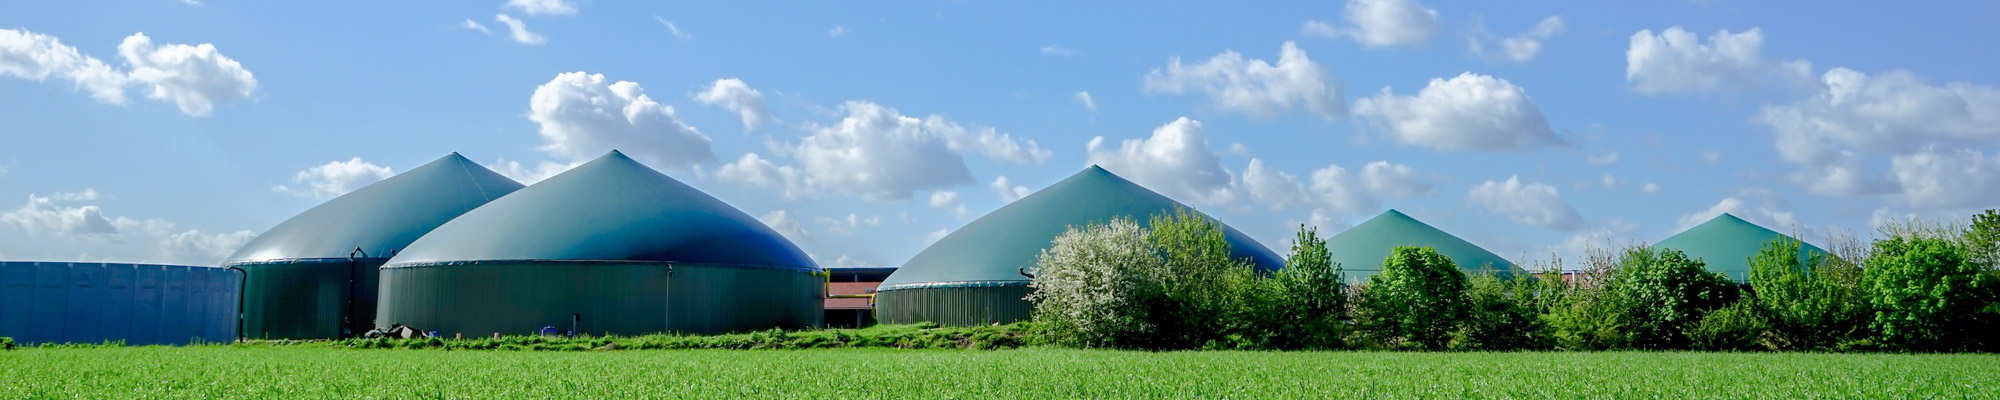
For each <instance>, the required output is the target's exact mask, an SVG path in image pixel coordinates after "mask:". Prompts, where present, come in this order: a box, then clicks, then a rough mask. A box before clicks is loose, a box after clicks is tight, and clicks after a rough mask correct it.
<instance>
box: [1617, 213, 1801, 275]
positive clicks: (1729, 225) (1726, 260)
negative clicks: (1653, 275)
mask: <svg viewBox="0 0 2000 400" xmlns="http://www.w3.org/2000/svg"><path fill="white" fill-rule="evenodd" d="M1778 239H1793V240H1796V239H1795V238H1793V237H1791V236H1786V235H1785V234H1782V233H1778V232H1777V231H1773V230H1770V229H1765V228H1764V227H1762V226H1757V224H1753V223H1750V221H1744V220H1743V219H1742V218H1737V217H1736V216H1735V215H1730V214H1729V213H1722V215H1717V216H1715V218H1710V219H1709V220H1708V222H1703V223H1701V225H1695V226H1694V227H1693V228H1688V230H1685V231H1681V233H1678V234H1674V235H1673V236H1669V237H1667V238H1666V239H1664V240H1660V242H1659V243H1656V244H1653V247H1654V248H1662V249H1674V250H1680V251H1681V252H1682V253H1687V255H1688V258H1699V259H1701V260H1702V262H1703V263H1706V264H1708V270H1709V271H1713V272H1721V273H1723V274H1724V275H1729V279H1735V280H1738V281H1747V280H1749V279H1750V258H1751V257H1755V256H1757V253H1758V252H1761V251H1763V250H1764V244H1765V243H1769V242H1771V241H1772V240H1778ZM1813 253H1820V254H1826V250H1821V249H1820V248H1819V247H1818V246H1813V245H1812V244H1811V243H1803V242H1801V243H1799V260H1800V261H1801V263H1802V264H1803V262H1805V261H1808V260H1811V259H1812V258H1811V257H1812V255H1813Z"/></svg>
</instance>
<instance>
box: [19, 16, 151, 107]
mask: <svg viewBox="0 0 2000 400" xmlns="http://www.w3.org/2000/svg"><path fill="white" fill-rule="evenodd" d="M10 75H11V76H14V77H17V78H21V79H27V80H32V81H42V80H46V79H48V78H49V77H51V76H53V77H56V78H60V79H64V80H68V81H70V83H72V84H73V85H75V87H76V88H77V89H82V90H89V91H90V95H91V97H92V98H96V99H97V100H98V101H102V102H106V103H111V104H125V84H126V82H127V78H126V76H125V74H124V73H123V72H119V71H118V70H117V69H115V68H112V67H111V66H110V65H107V64H105V63H104V61H100V60H98V59H97V58H94V57H91V56H86V55H83V54H82V53H80V52H78V51H77V50H76V48H75V47H70V46H68V45H65V44H63V43H62V40H60V39H57V38H56V37H55V36H49V35H45V34H40V33H35V32H29V31H27V30H14V29H0V76H10Z"/></svg>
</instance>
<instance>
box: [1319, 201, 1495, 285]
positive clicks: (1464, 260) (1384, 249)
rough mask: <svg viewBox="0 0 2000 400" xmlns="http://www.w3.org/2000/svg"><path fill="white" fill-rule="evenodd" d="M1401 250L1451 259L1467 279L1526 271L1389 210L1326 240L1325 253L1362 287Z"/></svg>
mask: <svg viewBox="0 0 2000 400" xmlns="http://www.w3.org/2000/svg"><path fill="white" fill-rule="evenodd" d="M1401 246H1420V247H1424V246H1427V247H1430V248H1432V249H1435V250H1437V252H1438V253H1439V254H1444V256H1445V257H1449V258H1451V261H1452V262H1453V263H1455V264H1458V269H1460V270H1463V271H1465V273H1466V274H1467V275H1472V274H1491V275H1494V276H1499V277H1503V278H1505V277H1511V276H1515V275H1525V274H1526V273H1527V271H1525V270H1522V269H1521V267H1519V266H1516V265H1514V262H1512V261H1507V259H1506V258H1504V257H1500V255H1498V254H1493V252H1491V251H1486V249H1484V248H1480V247H1479V246H1478V245H1474V244H1472V242H1467V241H1465V239H1460V238H1458V236H1453V235H1452V234H1450V233H1446V232H1445V231H1443V230H1439V229H1438V228H1436V227H1432V226H1431V225H1430V224H1426V223H1423V221H1418V220H1417V219H1416V218H1411V217H1410V216H1409V215H1407V214H1403V213H1402V212H1401V211H1396V210H1389V211H1385V212H1383V213H1382V214H1381V215H1376V216H1375V217H1374V218H1369V219H1368V221H1365V222H1362V223H1361V224H1359V225H1355V226H1354V227H1353V228H1348V229H1347V230H1345V231H1341V232H1340V233H1338V234H1335V235H1333V236H1331V237H1328V238H1326V249H1327V252H1328V253H1331V254H1332V255H1333V261H1334V262H1336V263H1339V264H1340V268H1341V270H1342V272H1343V273H1344V274H1345V275H1346V277H1347V279H1348V280H1349V281H1350V282H1356V283H1365V282H1368V278H1369V277H1371V276H1375V274H1376V273H1379V272H1382V261H1383V260H1385V259H1388V258H1389V253H1390V252H1391V251H1393V250H1395V249H1396V248H1397V247H1401Z"/></svg>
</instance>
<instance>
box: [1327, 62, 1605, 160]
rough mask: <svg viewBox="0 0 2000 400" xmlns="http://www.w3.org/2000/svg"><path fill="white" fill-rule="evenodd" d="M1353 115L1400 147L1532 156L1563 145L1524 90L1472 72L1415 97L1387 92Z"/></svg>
mask: <svg viewBox="0 0 2000 400" xmlns="http://www.w3.org/2000/svg"><path fill="white" fill-rule="evenodd" d="M1354 114H1355V115H1356V116H1360V117H1363V118H1366V119H1368V120H1369V121H1370V122H1371V123H1373V124H1375V125H1377V126H1380V127H1382V128H1385V129H1386V130H1387V131H1388V133H1389V134H1390V136H1392V137H1394V138H1395V139H1396V140H1397V141H1399V142H1402V143H1404V144H1408V145H1413V146H1419V147H1427V148H1432V149H1438V150H1446V151H1462V150H1477V151H1528V150H1534V149H1539V148H1541V147H1545V146H1560V145H1564V144H1565V142H1564V141H1563V140H1562V139H1561V138H1559V137H1556V135H1555V132H1554V131H1553V130H1551V129H1550V128H1549V122H1548V120H1547V119H1546V118H1544V117H1543V116H1542V111H1541V109H1540V108H1537V107H1536V106H1535V102H1534V101H1533V100H1532V99H1529V98H1528V93H1527V91H1526V90H1523V89H1521V87H1520V86H1514V84H1512V83H1509V82H1507V80H1505V79H1499V78H1494V77H1491V76H1486V75H1478V74H1473V73H1470V72H1467V73H1464V74H1460V75H1458V76H1457V77H1453V78H1451V79H1450V80H1445V79H1437V78H1433V79H1431V82H1430V85H1428V86H1425V87H1424V89H1423V90H1422V91H1419V92H1417V94H1416V95H1415V96H1397V95H1395V94H1394V93H1392V92H1391V91H1390V88H1389V87H1383V88H1382V92H1381V93H1380V94H1377V95H1375V97H1370V98H1364V99H1361V100H1359V101H1356V102H1355V104H1354Z"/></svg>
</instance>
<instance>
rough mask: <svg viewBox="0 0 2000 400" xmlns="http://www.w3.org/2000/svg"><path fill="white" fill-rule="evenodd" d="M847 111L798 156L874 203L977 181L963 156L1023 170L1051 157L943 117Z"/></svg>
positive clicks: (811, 172) (854, 105)
mask: <svg viewBox="0 0 2000 400" xmlns="http://www.w3.org/2000/svg"><path fill="white" fill-rule="evenodd" d="M841 109H843V110H845V111H847V113H848V115H847V117H845V118H843V119H842V120H841V121H839V122H837V123H834V124H832V125H814V126H812V127H811V131H812V134H811V135H810V136H807V137H805V138H803V139H801V140H800V142H799V144H798V146H797V147H796V148H794V149H793V150H792V155H793V156H794V157H795V158H797V159H798V160H799V163H800V164H801V166H802V168H801V169H802V170H804V171H805V175H806V176H807V177H810V178H811V179H812V180H813V181H815V182H817V183H818V184H821V185H826V186H829V187H833V188H838V189H840V190H842V191H845V192H848V193H852V194H857V195H862V196H864V197H868V198H873V199H882V200H900V199H907V198H909V197H910V192H911V191H915V190H922V189H936V188H945V187H951V186H955V185H959V184H963V183H971V182H973V180H972V174H971V172H970V170H968V169H967V168H966V167H965V160H964V157H962V156H961V155H960V154H961V153H962V152H971V153H977V154H980V155H982V156H984V157H986V158H988V159H993V160H1000V161H1011V162H1015V163H1022V164H1025V163H1040V162H1045V161H1047V160H1048V158H1049V157H1050V153H1049V151H1048V150H1044V149H1042V148H1041V146H1040V145H1038V144H1036V143H1035V142H1034V141H1033V140H1028V141H1026V143H1025V144H1024V143H1023V142H1022V141H1017V140H1015V139H1014V138H1013V136H1012V135H1009V134H1006V133H1000V132H999V131H997V130H995V129H993V128H966V127H964V126H961V125H959V124H958V123H955V122H951V121H949V120H946V119H944V117H941V116H937V115H932V116H929V117H927V118H923V119H918V118H915V117H910V116H905V115H902V114H901V113H898V112H897V111H896V110H895V109H893V108H888V107H883V106H881V105H878V104H875V103H871V102H865V101H850V102H848V103H847V104H845V105H842V106H841Z"/></svg>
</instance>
